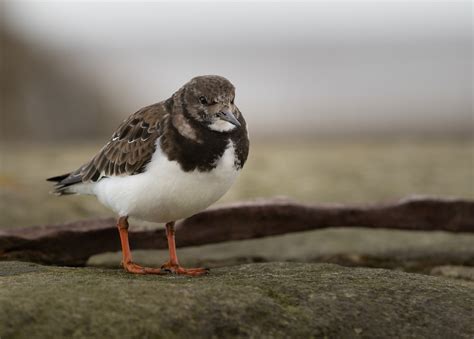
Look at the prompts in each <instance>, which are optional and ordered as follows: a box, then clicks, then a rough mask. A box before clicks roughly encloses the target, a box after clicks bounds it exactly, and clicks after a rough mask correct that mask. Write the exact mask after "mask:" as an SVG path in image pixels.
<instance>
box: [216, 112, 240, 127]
mask: <svg viewBox="0 0 474 339" xmlns="http://www.w3.org/2000/svg"><path fill="white" fill-rule="evenodd" d="M219 116H220V117H221V119H222V120H225V121H228V122H230V123H231V124H233V125H235V126H237V127H240V126H242V125H241V124H240V122H239V120H237V118H236V117H235V115H234V114H232V112H230V111H226V112H219Z"/></svg>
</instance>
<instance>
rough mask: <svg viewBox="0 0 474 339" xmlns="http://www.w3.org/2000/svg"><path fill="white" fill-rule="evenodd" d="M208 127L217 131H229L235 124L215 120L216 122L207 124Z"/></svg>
mask: <svg viewBox="0 0 474 339" xmlns="http://www.w3.org/2000/svg"><path fill="white" fill-rule="evenodd" d="M209 128H210V129H212V130H213V131H217V132H229V131H232V130H233V129H234V128H236V126H235V125H234V124H231V123H230V122H228V121H224V120H217V121H216V122H214V123H212V124H211V125H209Z"/></svg>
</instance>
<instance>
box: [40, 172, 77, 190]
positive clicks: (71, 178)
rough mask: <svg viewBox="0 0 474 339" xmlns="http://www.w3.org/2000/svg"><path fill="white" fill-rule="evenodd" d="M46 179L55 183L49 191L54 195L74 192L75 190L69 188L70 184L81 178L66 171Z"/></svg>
mask: <svg viewBox="0 0 474 339" xmlns="http://www.w3.org/2000/svg"><path fill="white" fill-rule="evenodd" d="M46 181H51V182H54V183H55V184H54V187H53V191H51V193H53V194H56V195H68V194H75V193H76V192H74V191H73V190H72V189H71V186H73V185H75V184H77V183H79V182H81V180H77V176H75V175H74V174H73V173H66V174H62V175H58V176H55V177H51V178H48V179H46Z"/></svg>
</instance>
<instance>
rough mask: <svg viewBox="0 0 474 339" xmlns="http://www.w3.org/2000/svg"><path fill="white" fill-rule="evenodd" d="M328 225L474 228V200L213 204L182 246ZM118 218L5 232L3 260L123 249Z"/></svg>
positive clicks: (181, 232)
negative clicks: (392, 202)
mask: <svg viewBox="0 0 474 339" xmlns="http://www.w3.org/2000/svg"><path fill="white" fill-rule="evenodd" d="M328 227H369V228H389V229H400V230H423V231H435V230H438V231H448V232H474V201H468V200H460V199H435V198H424V199H421V198H420V199H406V200H402V201H400V202H398V203H394V204H383V205H380V204H379V205H371V206H343V205H304V204H299V203H295V202H292V201H284V200H266V201H258V202H249V203H237V204H233V205H228V206H222V207H217V208H212V209H209V210H206V211H204V212H202V213H199V214H197V215H195V216H193V217H191V218H188V219H185V220H183V221H181V222H179V223H178V225H177V245H178V247H185V246H196V245H203V244H210V243H217V242H223V241H230V240H243V239H253V238H260V237H265V236H271V235H278V234H285V233H290V232H301V231H308V230H315V229H321V228H328ZM130 242H131V246H132V248H134V249H164V248H166V247H167V244H166V240H165V233H164V230H162V229H158V230H143V231H133V230H132V232H131V234H130ZM118 250H120V242H119V238H118V234H117V230H116V227H115V220H114V219H112V218H109V219H95V220H85V221H78V222H73V223H69V224H62V225H46V226H34V227H28V228H20V229H11V230H9V229H7V230H3V231H0V259H13V258H15V259H24V260H29V261H36V262H41V263H49V264H61V265H84V264H85V263H86V262H87V260H88V258H89V257H90V256H92V255H94V254H98V253H103V252H109V251H118Z"/></svg>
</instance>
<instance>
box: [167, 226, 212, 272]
mask: <svg viewBox="0 0 474 339" xmlns="http://www.w3.org/2000/svg"><path fill="white" fill-rule="evenodd" d="M174 234H175V230H174V222H169V223H167V224H166V238H167V239H168V249H169V252H170V260H169V261H168V262H166V263H165V264H164V265H163V266H161V268H162V269H163V270H164V271H168V272H170V273H174V274H182V275H191V276H197V275H203V274H207V273H209V269H207V268H183V267H181V265H180V264H179V261H178V256H177V254H176V243H175V239H174Z"/></svg>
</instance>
